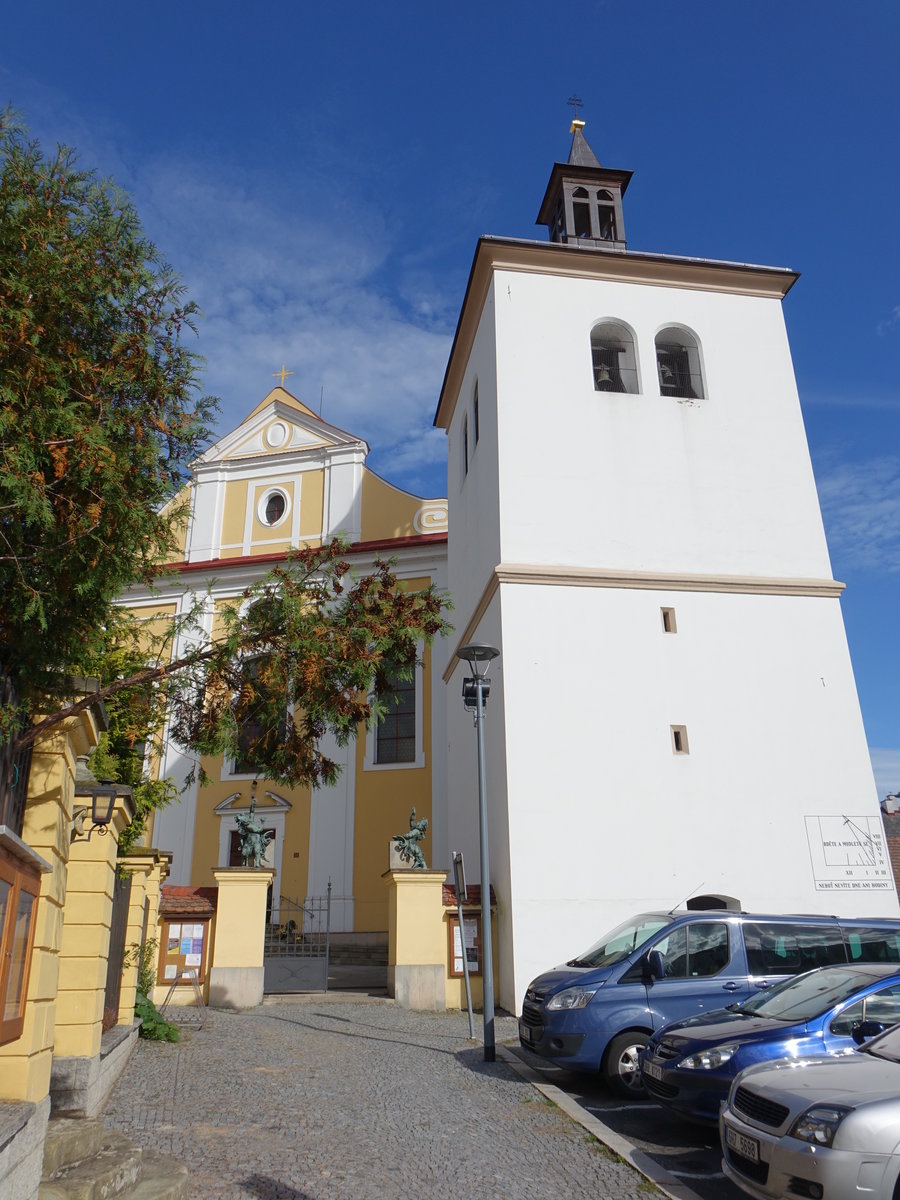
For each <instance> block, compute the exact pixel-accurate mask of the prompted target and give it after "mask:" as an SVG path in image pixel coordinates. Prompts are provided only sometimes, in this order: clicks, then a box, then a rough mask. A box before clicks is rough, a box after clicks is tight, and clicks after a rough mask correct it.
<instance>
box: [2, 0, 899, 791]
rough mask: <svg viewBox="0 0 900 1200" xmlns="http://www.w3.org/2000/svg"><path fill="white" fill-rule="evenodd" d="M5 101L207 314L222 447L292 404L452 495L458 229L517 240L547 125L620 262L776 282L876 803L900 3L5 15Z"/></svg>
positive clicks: (101, 9)
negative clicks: (81, 167)
mask: <svg viewBox="0 0 900 1200" xmlns="http://www.w3.org/2000/svg"><path fill="white" fill-rule="evenodd" d="M3 26H4V29H3V48H2V50H0V102H6V101H9V102H11V103H12V104H13V105H14V106H15V107H17V108H18V109H20V110H21V111H22V112H23V114H24V115H25V117H26V119H27V121H28V124H29V126H30V128H31V131H32V133H33V134H34V135H35V136H37V137H38V138H39V139H40V140H41V141H42V143H44V145H45V147H47V148H49V147H52V146H53V144H54V143H55V142H57V141H64V142H68V143H70V144H72V145H74V146H76V147H78V149H79V151H80V152H81V155H82V161H83V162H84V163H85V164H86V165H91V166H94V167H96V168H97V169H98V170H99V171H100V172H101V173H102V174H105V175H110V176H112V177H113V178H114V179H115V180H116V181H117V182H118V183H119V184H120V185H121V186H122V187H124V188H125V189H126V190H128V191H129V192H131V193H132V195H133V197H134V199H135V202H136V204H137V207H138V210H139V212H140V214H141V216H142V218H143V221H144V224H145V227H146V228H147V230H148V232H149V233H150V235H151V236H152V237H153V238H154V240H155V241H156V242H157V244H158V245H159V247H160V248H161V250H162V251H163V252H164V253H165V255H166V257H167V258H168V259H169V260H170V261H171V262H172V264H173V265H174V266H175V267H176V269H177V270H178V271H179V272H180V273H181V274H182V275H183V277H184V278H185V281H186V283H187V285H188V289H189V292H190V294H191V295H192V296H193V297H194V298H195V299H196V300H197V301H198V302H199V304H200V306H201V308H202V309H203V311H204V320H203V322H202V323H201V326H200V336H199V339H198V342H197V348H198V349H199V351H200V352H201V353H202V354H203V355H204V356H205V357H206V360H207V365H206V369H205V376H204V382H205V388H206V390H207V391H209V392H213V393H215V394H217V395H219V396H220V397H221V399H222V416H221V431H222V432H225V431H227V429H229V428H231V427H232V426H233V425H235V424H236V423H237V422H238V421H239V420H240V419H241V418H242V417H243V416H244V415H245V414H246V413H247V412H248V411H249V410H250V409H251V408H252V407H253V406H254V405H255V404H256V403H257V401H258V400H259V399H260V398H261V397H262V396H263V395H264V394H265V393H266V392H267V391H268V389H269V387H270V386H271V385H272V383H273V379H272V373H273V372H275V371H277V370H278V369H279V367H280V366H281V364H282V362H285V363H286V364H287V366H288V368H289V369H290V370H293V371H294V372H295V374H294V375H293V376H292V377H291V378H290V379H289V380H288V386H289V387H290V388H291V390H292V391H293V392H294V393H295V394H297V395H299V396H300V397H301V398H302V399H304V400H305V401H306V402H307V403H308V404H310V405H311V406H312V407H313V408H316V409H317V408H318V407H319V404H320V402H321V403H322V404H323V415H324V416H325V417H326V418H327V419H329V420H331V421H333V422H335V423H336V424H338V425H342V426H344V427H345V428H348V429H350V430H352V431H353V432H354V433H358V434H360V435H362V436H364V437H365V438H366V439H367V440H368V441H369V443H370V445H371V446H372V448H373V453H372V455H371V456H370V460H369V461H370V465H371V466H373V467H374V468H375V469H376V470H378V471H380V472H381V473H382V474H384V475H385V476H387V477H388V478H390V479H391V480H393V481H394V482H397V483H399V484H400V485H402V486H405V487H408V488H410V489H411V490H414V491H417V492H420V493H422V494H426V495H440V494H444V492H445V486H446V485H445V469H444V438H443V434H442V433H438V432H437V431H435V430H433V429H432V427H431V421H432V417H433V413H434V408H435V404H436V400H437V394H438V389H439V387H440V382H441V378H442V375H443V369H444V365H445V363H446V357H447V352H448V350H449V345H450V340H451V337H452V333H453V329H454V326H455V321H456V316H457V314H458V311H459V305H460V303H461V300H462V295H463V290H464V287H465V282H466V277H467V274H468V270H469V265H470V262H471V258H472V253H473V250H474V246H475V241H476V239H477V237H478V236H479V234H482V233H494V234H502V235H510V236H516V237H543V236H545V233H544V231H543V230H542V229H538V228H537V227H536V226H535V224H534V219H535V216H536V214H537V208H538V204H539V202H540V200H541V197H542V196H543V192H544V187H545V185H546V182H547V177H548V175H549V172H550V167H551V165H552V163H553V161H554V160H558V159H562V160H564V159H565V157H566V155H567V153H568V146H569V135H568V126H569V120H570V118H571V110H570V109H569V108H568V107H567V105H566V99H567V98H568V96H569V95H570V94H571V93H572V92H573V91H577V92H578V94H579V95H581V96H582V97H583V99H584V111H583V116H584V117H585V119H586V120H587V129H586V131H585V132H586V135H587V137H588V140H589V141H590V143H591V145H592V146H593V148H594V150H595V151H596V153H597V154H598V156H599V158H600V159H601V161H602V162H604V163H606V164H608V165H610V166H615V167H621V168H627V169H631V170H633V171H634V172H635V175H634V179H633V180H632V183H631V186H630V188H629V191H628V195H627V197H626V227H627V231H628V239H629V245H630V246H631V247H633V248H634V249H639V250H650V251H664V252H668V253H674V254H688V255H699V256H704V257H711V258H726V259H734V260H737V261H742V262H759V263H771V264H775V265H779V266H790V267H793V268H794V269H796V270H799V271H800V272H801V273H802V278H801V280H800V282H799V283H798V284H797V285H796V286H795V288H794V290H793V291H792V292H791V294H790V296H789V297H788V298H787V301H786V304H785V314H786V318H787V324H788V332H789V335H790V339H791V345H792V348H793V353H794V364H795V369H796V373H797V382H798V385H799V389H800V396H801V401H802V404H803V413H804V418H805V421H806V426H807V433H808V436H809V442H810V450H811V453H812V459H813V466H814V468H815V472H816V478H817V481H818V484H819V490H820V496H821V500H822V505H823V512H824V516H825V525H826V531H827V533H828V539H829V546H830V549H831V554H832V564H833V569H834V574H835V576H836V577H837V578H838V579H841V580H843V581H844V582H846V583H847V592H846V593H845V597H844V600H843V610H844V619H845V622H846V625H847V633H848V638H849V642H850V649H851V653H852V656H853V662H854V668H855V671H856V677H857V684H858V687H859V694H860V702H861V705H862V710H863V717H864V720H865V723H866V729H867V734H868V738H869V744H870V747H871V748H872V755H873V762H874V764H875V768H876V779H877V782H878V786H879V791H880V793H881V794H882V795H883V794H884V793H885V792H886V791H888V790H893V789H898V788H900V720H898V717H900V692H898V686H897V683H896V676H897V663H898V651H900V621H898V616H897V604H896V597H897V589H898V584H900V437H898V434H900V385H898V367H900V271H898V268H900V216H898V203H897V197H898V195H900V154H898V145H897V142H898V138H897V97H896V62H897V60H898V55H900V7H898V6H897V5H894V4H891V3H889V0H883V2H882V0H860V3H859V4H858V5H856V6H855V7H854V8H853V9H852V10H851V9H848V8H847V6H846V5H845V4H840V5H839V4H838V3H836V2H834V0H780V2H779V3H772V2H770V0H759V2H755V3H752V4H750V3H741V2H738V0H731V2H730V3H723V2H722V0H715V2H713V0H709V2H700V0H682V3H680V4H672V3H663V2H661V0H632V2H631V3H628V4H624V3H620V4H611V3H598V2H596V0H595V2H590V0H585V2H582V3H579V4H577V5H575V4H573V5H570V6H557V7H553V6H548V5H546V4H537V3H534V2H533V0H518V2H517V3H512V2H505V0H504V2H503V3H495V4H491V3H488V2H487V0H485V2H484V3H482V4H480V5H476V4H473V3H470V2H468V0H461V2H458V3H456V4H455V5H452V6H450V5H441V6H438V5H428V4H426V3H418V4H412V3H408V2H407V0H397V2H395V3H392V4H386V5H382V6H374V5H371V4H360V3H358V2H357V0H348V2H346V3H344V4H343V5H340V6H326V5H313V4H308V3H300V2H296V0H295V2H294V3H287V2H285V0H269V3H267V4H265V5H259V6H256V7H253V6H250V5H247V4H237V3H234V2H233V0H218V2H217V3H215V4H213V3H210V2H209V0H186V2H185V3H184V4H182V5H181V6H179V7H178V8H176V6H174V5H171V4H167V5H165V4H155V5H152V6H151V5H149V4H144V5H131V6H128V5H112V4H109V3H105V4H101V3H98V2H96V0H82V2H81V3H80V4H78V5H73V4H70V5H64V4H63V3H62V2H61V0H58V2H55V3H49V2H47V0H29V3H28V4H19V5H15V6H13V5H9V6H7V9H6V11H5V13H4V20H3Z"/></svg>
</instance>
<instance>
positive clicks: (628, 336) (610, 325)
mask: <svg viewBox="0 0 900 1200" xmlns="http://www.w3.org/2000/svg"><path fill="white" fill-rule="evenodd" d="M591 361H592V365H593V369H594V389H595V391H598V392H632V393H636V392H637V390H638V376H637V362H636V359H635V353H634V335H633V334H632V332H631V330H630V329H628V328H627V327H626V326H625V325H620V324H619V323H618V322H617V321H604V322H603V323H602V324H600V325H595V326H594V328H593V329H592V330H591Z"/></svg>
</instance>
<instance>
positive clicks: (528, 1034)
mask: <svg viewBox="0 0 900 1200" xmlns="http://www.w3.org/2000/svg"><path fill="white" fill-rule="evenodd" d="M519 1038H520V1040H521V1041H523V1042H529V1043H533V1042H534V1030H533V1029H532V1028H531V1027H530V1026H529V1025H526V1024H525V1022H524V1021H520V1022H519Z"/></svg>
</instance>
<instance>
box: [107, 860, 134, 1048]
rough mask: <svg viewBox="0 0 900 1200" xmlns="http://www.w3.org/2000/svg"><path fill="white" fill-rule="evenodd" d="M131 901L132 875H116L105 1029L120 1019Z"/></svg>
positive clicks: (110, 931)
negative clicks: (120, 994) (126, 934)
mask: <svg viewBox="0 0 900 1200" xmlns="http://www.w3.org/2000/svg"><path fill="white" fill-rule="evenodd" d="M130 903H131V875H130V874H128V875H119V874H116V876H115V884H114V886H113V904H112V920H111V922H110V926H109V957H108V959H107V960H106V995H105V997H104V1000H103V1029H104V1032H105V1031H106V1030H107V1029H112V1027H113V1025H115V1024H116V1022H117V1021H118V1019H119V993H120V991H121V988H122V966H123V963H124V961H125V933H126V931H127V928H128V906H129V904H130Z"/></svg>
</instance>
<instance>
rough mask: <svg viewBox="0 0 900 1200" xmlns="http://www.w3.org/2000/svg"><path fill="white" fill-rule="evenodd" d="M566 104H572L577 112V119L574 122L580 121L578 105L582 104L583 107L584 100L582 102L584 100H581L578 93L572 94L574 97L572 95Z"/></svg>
mask: <svg viewBox="0 0 900 1200" xmlns="http://www.w3.org/2000/svg"><path fill="white" fill-rule="evenodd" d="M566 104H571V105H572V107H573V108H574V110H575V117H574V120H576V121H577V120H578V105H579V104H582V105H583V104H584V101H583V100H582V98H581V97H580V96H579V95H578V93H577V92H573V93H572V95H571V96H570V97H569V98H568V100H567V101H566Z"/></svg>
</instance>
